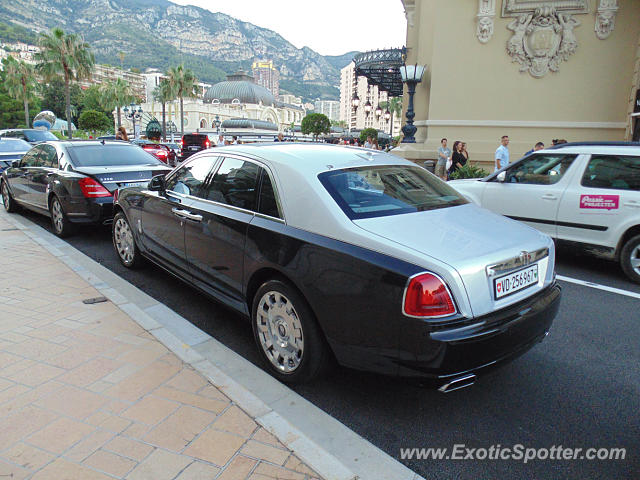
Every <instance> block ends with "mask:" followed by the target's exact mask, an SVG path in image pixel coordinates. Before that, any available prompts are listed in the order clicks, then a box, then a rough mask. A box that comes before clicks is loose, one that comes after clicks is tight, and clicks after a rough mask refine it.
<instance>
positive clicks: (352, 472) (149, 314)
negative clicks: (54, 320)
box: [2, 212, 424, 480]
mask: <svg viewBox="0 0 640 480" xmlns="http://www.w3.org/2000/svg"><path fill="white" fill-rule="evenodd" d="M2 215H3V216H4V218H6V219H7V220H8V221H9V222H10V223H12V224H13V225H14V226H15V227H16V228H18V229H19V230H21V231H22V232H23V233H25V234H26V235H27V236H28V237H29V238H31V239H32V240H33V241H35V242H36V243H38V244H39V245H41V246H42V247H43V248H45V249H46V250H47V251H48V252H49V253H51V255H53V256H54V257H56V258H58V259H59V260H60V261H62V262H63V263H65V264H66V265H67V266H68V267H69V268H71V269H72V270H73V271H74V272H76V273H77V274H78V275H79V276H80V277H81V278H83V279H84V280H85V281H87V282H88V283H89V284H91V285H92V286H93V287H94V288H95V289H96V290H98V291H99V292H100V293H101V294H102V295H104V296H105V297H107V298H108V299H109V300H110V301H111V302H112V303H114V304H115V305H116V306H117V307H118V308H120V309H121V310H122V311H123V312H124V313H126V314H127V315H128V316H129V317H131V318H132V319H133V320H134V321H135V322H136V323H138V325H140V326H141V327H142V328H143V329H145V330H146V331H148V332H149V333H150V334H152V335H153V336H154V337H155V338H156V339H157V340H158V341H159V342H161V343H162V344H163V345H165V346H166V347H167V348H168V349H169V350H171V351H172V352H173V353H175V354H176V355H177V356H178V357H179V358H180V359H181V360H182V361H183V362H184V363H187V364H189V365H190V366H191V367H192V368H194V369H195V370H196V371H197V372H199V373H200V374H202V375H203V376H204V377H206V378H207V379H208V380H209V381H210V382H211V383H212V384H214V385H215V386H216V387H217V388H219V389H220V390H221V391H222V392H223V393H224V394H225V395H227V396H228V397H229V398H230V399H231V400H232V401H233V402H235V403H236V404H237V405H238V406H239V407H240V408H242V409H243V410H244V411H245V412H247V413H248V414H249V415H250V416H251V417H253V418H254V419H255V421H256V422H257V423H258V424H259V425H261V426H262V427H264V428H265V429H266V430H267V431H268V432H269V433H271V434H272V435H274V436H275V437H276V438H278V440H279V441H280V442H282V443H283V444H284V445H286V446H287V448H289V449H290V450H292V451H293V452H294V453H295V454H296V455H297V456H298V457H299V458H300V459H301V460H302V461H303V462H304V463H306V464H307V465H309V467H311V468H312V469H313V470H315V471H316V472H317V473H318V474H319V475H320V476H322V477H323V478H324V479H325V480H368V479H384V480H424V479H423V477H421V476H419V475H418V474H416V473H415V472H413V471H412V470H410V469H409V468H407V467H405V466H404V465H402V464H401V463H400V462H398V461H397V460H395V459H394V458H392V457H391V456H389V455H388V454H386V453H385V452H383V451H382V450H380V449H379V448H378V447H376V446H375V445H373V444H371V443H370V442H368V441H367V440H365V439H364V438H362V437H361V436H360V435H358V434H357V433H355V432H354V431H352V430H351V429H349V428H348V427H347V426H345V425H344V424H342V423H341V422H339V421H338V420H336V419H335V418H333V417H331V416H330V415H328V414H327V413H325V412H324V411H322V410H321V409H320V408H318V407H316V406H315V405H313V404H312V403H311V402H309V401H308V400H306V399H304V398H303V397H301V396H300V395H298V394H297V393H295V392H294V391H292V390H291V389H289V388H288V387H287V386H285V385H284V384H282V383H280V382H279V381H277V380H276V379H275V378H273V377H271V376H270V375H269V374H268V373H266V372H265V371H263V370H262V369H260V368H258V367H256V366H255V365H253V364H252V363H251V362H249V361H248V360H245V359H244V358H243V357H241V356H240V355H238V354H237V353H235V352H234V351H232V350H231V349H229V348H227V347H226V346H225V345H224V344H222V343H220V342H218V341H217V340H216V339H215V338H213V337H211V336H210V335H208V334H207V333H205V332H203V331H202V330H200V329H199V328H197V327H195V326H194V325H192V324H191V323H190V322H189V321H188V320H187V319H185V318H184V317H182V316H180V315H178V314H177V313H176V312H174V311H173V310H171V309H169V308H168V307H166V306H165V305H163V304H162V303H160V302H158V301H157V300H155V299H154V298H152V297H151V296H149V295H147V294H146V293H144V292H142V291H141V290H139V289H138V288H137V287H135V286H134V285H132V284H130V283H129V282H127V281H126V280H124V279H122V278H121V277H119V276H118V275H116V274H115V273H113V272H112V271H110V270H108V269H107V268H105V267H103V266H102V265H100V264H99V263H98V262H96V261H94V260H93V259H91V258H89V257H88V256H86V255H85V254H83V253H82V252H80V251H79V250H77V249H76V248H74V247H72V246H71V245H69V244H68V243H66V242H65V241H64V240H61V239H60V238H58V237H56V236H55V235H53V234H51V233H49V232H47V231H46V230H44V229H42V228H41V227H39V226H38V225H36V224H34V223H33V222H31V221H30V220H28V219H26V218H24V217H20V216H15V215H10V214H7V213H5V212H2Z"/></svg>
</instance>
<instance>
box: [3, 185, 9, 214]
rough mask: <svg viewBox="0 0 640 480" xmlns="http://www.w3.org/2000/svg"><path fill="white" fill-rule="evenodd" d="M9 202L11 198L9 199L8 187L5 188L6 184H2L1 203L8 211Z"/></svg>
mask: <svg viewBox="0 0 640 480" xmlns="http://www.w3.org/2000/svg"><path fill="white" fill-rule="evenodd" d="M10 202H11V197H9V187H7V182H2V203H3V204H4V208H5V209H6V210H7V211H9V208H11V207H10Z"/></svg>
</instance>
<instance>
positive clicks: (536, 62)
mask: <svg viewBox="0 0 640 480" xmlns="http://www.w3.org/2000/svg"><path fill="white" fill-rule="evenodd" d="M578 25H580V22H579V21H578V20H577V19H575V18H574V17H573V16H572V15H570V14H568V13H559V12H558V11H556V9H555V8H553V7H550V6H543V7H538V8H536V9H535V11H534V13H525V14H522V15H520V16H518V17H517V18H516V19H514V20H513V21H512V22H511V23H510V24H509V25H508V27H507V28H508V29H509V30H511V31H513V36H512V37H511V38H510V39H509V41H508V42H507V53H508V54H509V56H511V58H512V59H513V61H514V62H518V63H519V64H520V71H521V72H526V71H528V72H529V73H530V74H531V75H532V76H533V77H536V78H541V77H544V76H545V75H546V74H547V73H548V72H549V70H551V71H552V72H557V71H558V70H559V68H560V62H562V61H565V62H566V61H567V60H568V59H569V57H570V56H571V55H573V54H574V53H575V52H576V49H577V47H578V42H577V40H576V37H575V34H574V33H573V29H574V28H575V27H577V26H578Z"/></svg>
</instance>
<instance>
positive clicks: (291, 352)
mask: <svg viewBox="0 0 640 480" xmlns="http://www.w3.org/2000/svg"><path fill="white" fill-rule="evenodd" d="M256 323H257V325H256V326H257V328H258V332H257V333H258V339H259V340H260V345H261V346H262V349H263V350H264V353H265V354H266V356H267V358H268V359H269V361H270V362H271V363H272V364H273V366H274V367H276V369H277V370H278V371H280V372H282V373H293V372H294V371H295V370H296V369H297V368H298V367H299V366H300V362H301V361H302V355H303V353H304V338H303V334H302V324H301V323H300V319H299V318H298V314H297V313H296V310H295V307H294V305H293V303H291V301H290V300H289V299H288V298H287V297H285V296H284V295H283V294H282V293H280V292H277V291H270V292H267V293H265V294H264V295H263V296H262V298H260V302H258V312H257V316H256Z"/></svg>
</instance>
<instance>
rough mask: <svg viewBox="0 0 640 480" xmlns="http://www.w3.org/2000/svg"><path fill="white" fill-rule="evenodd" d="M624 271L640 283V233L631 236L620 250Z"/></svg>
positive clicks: (621, 264)
mask: <svg viewBox="0 0 640 480" xmlns="http://www.w3.org/2000/svg"><path fill="white" fill-rule="evenodd" d="M620 266H621V267H622V271H623V272H624V273H625V274H626V275H627V277H629V278H630V279H631V280H633V281H634V282H636V283H640V235H636V236H635V237H631V238H630V239H629V240H627V243H625V244H624V247H622V250H621V251H620Z"/></svg>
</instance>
